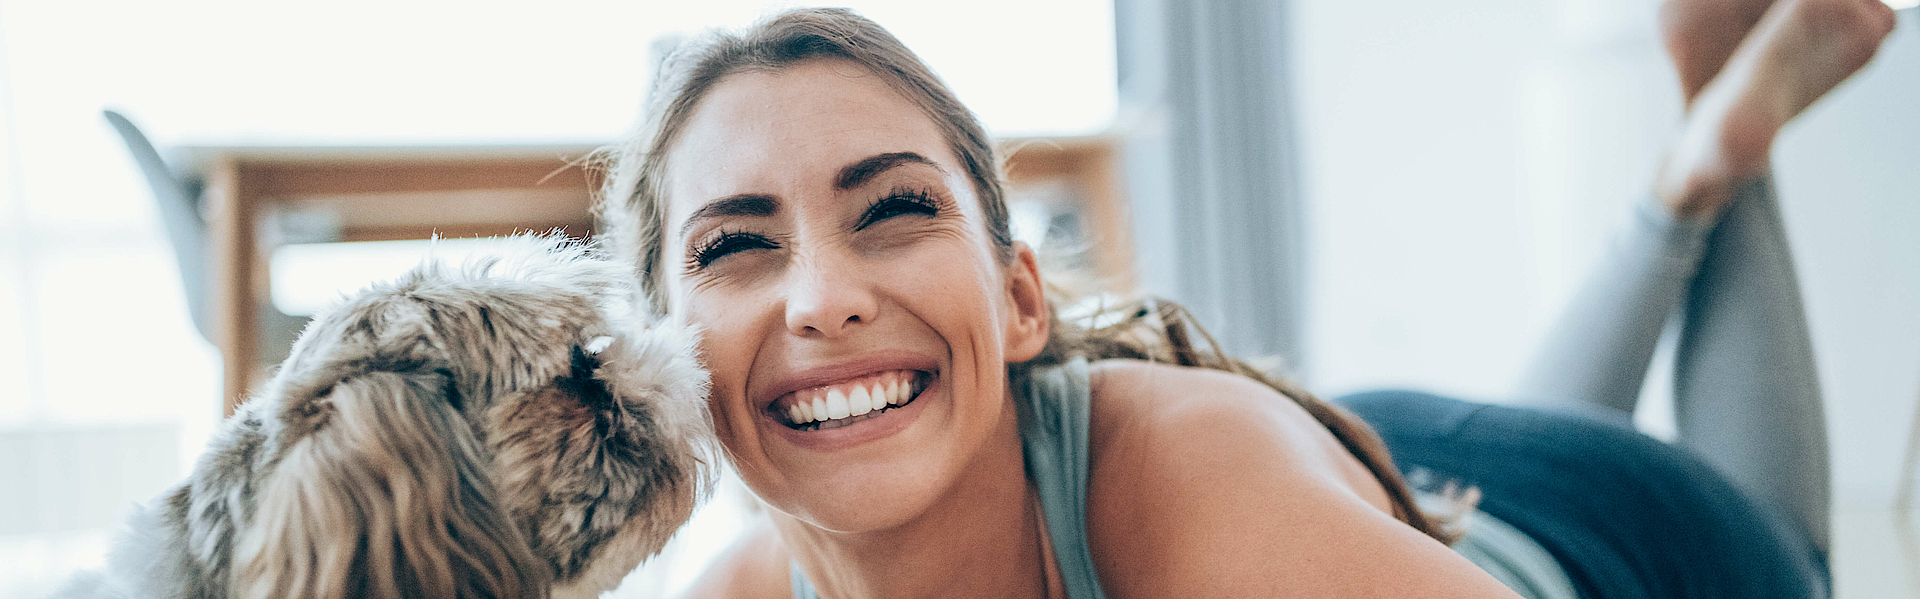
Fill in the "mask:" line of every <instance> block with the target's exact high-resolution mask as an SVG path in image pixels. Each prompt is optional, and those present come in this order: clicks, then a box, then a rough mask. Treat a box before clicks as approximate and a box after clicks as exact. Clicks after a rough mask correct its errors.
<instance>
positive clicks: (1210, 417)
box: [1088, 361, 1514, 599]
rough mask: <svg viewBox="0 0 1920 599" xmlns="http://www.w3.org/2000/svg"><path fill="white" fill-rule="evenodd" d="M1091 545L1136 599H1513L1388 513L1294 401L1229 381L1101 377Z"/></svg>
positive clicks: (1155, 372)
mask: <svg viewBox="0 0 1920 599" xmlns="http://www.w3.org/2000/svg"><path fill="white" fill-rule="evenodd" d="M1093 394H1094V408H1093V423H1092V429H1093V449H1092V450H1093V456H1092V459H1093V462H1092V463H1093V466H1092V468H1093V472H1092V475H1091V476H1092V482H1091V483H1090V487H1091V488H1090V489H1089V491H1088V496H1089V498H1088V504H1089V505H1088V525H1089V529H1090V532H1089V536H1090V537H1091V538H1090V539H1089V540H1090V541H1091V542H1092V544H1093V551H1094V561H1095V565H1096V566H1097V567H1098V568H1099V571H1100V578H1101V584H1102V586H1103V587H1104V588H1105V589H1106V591H1107V594H1108V595H1109V596H1111V597H1114V598H1115V599H1124V598H1130V597H1172V596H1179V597H1512V596H1514V595H1513V594H1512V592H1511V591H1509V590H1507V588H1506V587H1505V586H1502V585H1501V584H1500V583H1499V582H1498V581H1496V580H1494V578H1493V577H1491V576H1489V575H1487V574H1486V573H1485V572H1483V571H1481V570H1480V569H1479V568H1478V567H1476V566H1474V565H1473V564H1472V563H1471V562H1468V561H1467V560H1466V559H1465V558H1462V557H1460V556H1459V555H1458V554H1455V553H1454V552H1453V551H1452V550H1450V549H1448V548H1447V547H1446V546H1444V545H1441V544H1440V543H1439V542H1437V541H1434V540H1433V539H1432V538H1430V537H1427V536H1426V535H1424V534H1421V533H1420V532H1419V531H1416V530H1414V529H1413V528H1412V527H1409V526H1407V525H1405V524H1403V523H1401V522H1399V521H1398V520H1395V519H1394V518H1393V516H1392V515H1391V514H1390V513H1389V512H1388V511H1387V510H1388V508H1387V506H1388V503H1387V499H1386V494H1385V492H1384V491H1383V490H1382V489H1381V487H1380V485H1379V483H1378V482H1377V481H1375V480H1374V479H1373V478H1372V476H1371V475H1370V474H1368V472H1367V470H1366V469H1365V468H1364V467H1363V466H1361V465H1360V463H1359V461H1358V460H1356V459H1354V458H1353V457H1352V456H1351V455H1349V454H1348V453H1347V452H1346V450H1345V449H1343V448H1342V447H1341V446H1340V443H1339V442H1338V441H1336V440H1335V439H1334V438H1333V436H1332V434H1330V433H1328V432H1327V430H1326V429H1325V428H1324V427H1322V426H1321V425H1320V424H1319V423H1317V422H1315V421H1314V419H1313V417H1312V416H1310V415H1308V414H1307V413H1306V411H1304V410H1302V409H1300V407H1299V406H1297V405H1295V404H1294V403H1293V402H1292V401H1291V400H1288V399H1287V398H1285V397H1283V396H1281V395H1280V394H1279V393H1278V392H1276V391H1274V390H1273V389H1271V388H1268V387H1267V386H1265V385H1262V384H1260V383H1258V382H1256V381H1253V380H1250V379H1247V378H1244V377H1240V376H1237V375H1233V374H1230V373H1226V372H1220V371H1213V370H1201V369H1192V368H1182V367H1176V366H1165V365H1156V364H1149V363H1145V362H1134V361H1110V362H1102V363H1101V364H1099V365H1096V367H1095V369H1094V375H1093Z"/></svg>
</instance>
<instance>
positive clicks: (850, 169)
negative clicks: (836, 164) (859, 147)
mask: <svg viewBox="0 0 1920 599" xmlns="http://www.w3.org/2000/svg"><path fill="white" fill-rule="evenodd" d="M902 164H924V165H927V166H931V167H933V168H934V169H936V170H940V171H941V172H945V171H946V169H942V168H940V165H938V164H934V163H933V161H932V160H928V159H927V157H926V156H921V155H919V154H916V153H913V152H888V153H885V154H878V155H875V156H871V157H868V158H866V159H863V160H861V161H859V162H855V163H853V164H849V165H847V166H846V167H845V168H842V169H840V176H839V177H837V178H835V179H834V180H833V187H834V189H840V190H848V189H853V188H855V187H859V186H860V185H861V184H863V183H866V182H867V181H868V180H870V179H873V177H874V175H878V174H880V173H883V172H886V170H887V169H890V168H893V167H896V166H900V165H902Z"/></svg>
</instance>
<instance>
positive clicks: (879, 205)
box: [858, 191, 940, 229]
mask: <svg viewBox="0 0 1920 599" xmlns="http://www.w3.org/2000/svg"><path fill="white" fill-rule="evenodd" d="M929 195H930V194H928V193H927V192H923V191H899V192H894V193H893V195H889V196H887V197H884V198H881V199H880V201H878V202H874V203H873V206H872V207H871V208H868V209H867V213H866V214H865V215H862V216H861V217H860V226H859V227H858V228H861V229H864V228H867V227H868V226H870V225H873V224H874V223H878V222H880V221H883V220H886V219H889V218H893V217H896V216H900V215H902V214H919V215H923V216H935V215H938V214H940V209H939V207H938V206H936V205H935V204H934V203H933V200H932V198H930V197H929Z"/></svg>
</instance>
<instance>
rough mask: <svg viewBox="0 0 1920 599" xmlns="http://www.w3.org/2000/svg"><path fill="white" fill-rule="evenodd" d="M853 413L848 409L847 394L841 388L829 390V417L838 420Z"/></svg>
mask: <svg viewBox="0 0 1920 599" xmlns="http://www.w3.org/2000/svg"><path fill="white" fill-rule="evenodd" d="M851 415H853V413H852V412H850V411H848V410H847V394H845V393H841V392H840V390H839V389H828V390H827V419H829V420H838V419H841V418H846V417H848V416H851Z"/></svg>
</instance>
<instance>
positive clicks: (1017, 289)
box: [1005, 241, 1053, 362]
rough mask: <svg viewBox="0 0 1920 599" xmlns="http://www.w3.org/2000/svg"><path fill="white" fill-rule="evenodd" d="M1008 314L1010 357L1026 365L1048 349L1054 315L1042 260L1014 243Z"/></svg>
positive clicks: (1008, 279)
mask: <svg viewBox="0 0 1920 599" xmlns="http://www.w3.org/2000/svg"><path fill="white" fill-rule="evenodd" d="M1007 299H1008V307H1009V308H1012V310H1011V311H1010V313H1009V314H1008V316H1009V318H1008V319H1007V330H1006V350H1005V351H1006V357H1007V361H1008V362H1025V361H1027V360H1031V359H1033V358H1034V356H1038V355H1040V350H1041V349H1044V348H1045V347H1046V346H1047V335H1048V333H1050V332H1051V328H1052V325H1053V311H1052V310H1051V309H1050V308H1049V307H1048V306H1047V286H1046V283H1045V282H1043V281H1042V280H1041V279H1040V260H1039V258H1038V257H1037V256H1035V255H1034V253H1033V248H1032V247H1029V246H1028V245H1027V244H1026V243H1024V242H1019V241H1015V242H1013V261H1012V263H1011V264H1008V265H1007Z"/></svg>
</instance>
